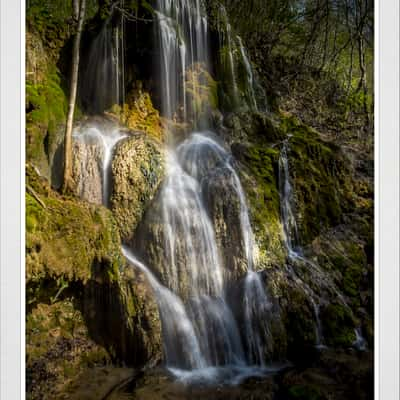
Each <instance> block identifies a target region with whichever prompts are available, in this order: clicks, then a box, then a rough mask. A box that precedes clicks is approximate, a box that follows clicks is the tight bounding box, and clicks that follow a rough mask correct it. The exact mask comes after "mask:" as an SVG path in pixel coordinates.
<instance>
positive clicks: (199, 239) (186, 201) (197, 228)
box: [162, 153, 223, 296]
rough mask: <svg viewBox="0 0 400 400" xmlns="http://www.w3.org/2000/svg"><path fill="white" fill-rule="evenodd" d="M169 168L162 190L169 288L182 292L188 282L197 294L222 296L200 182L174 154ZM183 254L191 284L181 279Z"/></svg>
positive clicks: (170, 155)
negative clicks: (181, 241) (182, 241)
mask: <svg viewBox="0 0 400 400" xmlns="http://www.w3.org/2000/svg"><path fill="white" fill-rule="evenodd" d="M178 154H179V153H178ZM167 167H168V171H169V174H168V177H167V178H166V181H165V184H164V185H163V189H162V199H163V204H162V207H163V229H164V231H165V238H166V242H165V249H166V252H167V259H168V261H169V264H168V268H169V273H168V283H169V285H168V286H169V287H170V288H171V290H174V291H175V292H176V293H181V292H182V290H183V288H181V287H180V284H183V283H184V284H185V285H188V286H189V287H190V289H191V294H193V295H197V296H198V295H200V294H204V295H214V296H221V295H222V291H223V286H222V270H221V265H220V260H219V254H218V249H217V246H216V241H215V235H214V230H213V227H212V224H211V221H210V219H209V217H208V214H207V211H206V208H205V206H204V203H203V200H202V198H201V186H200V183H199V182H198V181H197V180H196V177H194V176H191V175H189V174H188V173H186V172H185V171H184V170H183V168H182V166H181V165H180V163H179V160H178V159H177V156H176V154H174V153H170V154H169V155H168V163H167ZM180 237H184V238H185V242H184V243H183V244H182V243H180V242H179V238H180ZM182 247H183V248H182ZM180 253H183V254H184V255H186V257H185V260H186V263H187V264H188V266H189V268H188V270H187V276H188V282H186V281H185V282H182V280H181V279H180V271H179V266H178V262H179V256H180V255H181V254H180ZM181 289H182V290H181Z"/></svg>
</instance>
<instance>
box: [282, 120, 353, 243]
mask: <svg viewBox="0 0 400 400" xmlns="http://www.w3.org/2000/svg"><path fill="white" fill-rule="evenodd" d="M281 129H282V131H283V132H285V133H286V137H288V138H289V144H288V158H289V169H290V174H291V179H292V185H293V188H294V194H295V212H296V216H297V217H296V219H297V225H298V229H299V240H300V242H301V244H303V245H304V244H306V243H309V242H310V241H311V240H312V239H313V238H314V237H316V236H317V235H318V234H319V233H320V232H321V230H323V229H324V228H327V227H332V226H335V225H338V224H339V223H340V222H341V221H342V218H343V213H344V212H345V211H347V210H349V208H350V207H351V204H352V203H351V198H350V197H351V192H352V181H351V173H350V171H349V169H348V168H347V166H346V158H345V155H344V153H343V152H342V151H341V149H340V147H339V146H337V145H336V144H334V143H332V142H326V141H323V140H322V139H321V137H320V136H319V134H318V133H317V132H316V131H314V130H313V129H310V128H309V127H308V126H306V125H304V124H302V123H301V122H300V121H299V120H297V119H295V118H293V117H290V116H289V117H288V116H283V118H282V122H281Z"/></svg>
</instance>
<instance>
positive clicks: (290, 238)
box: [279, 139, 299, 257]
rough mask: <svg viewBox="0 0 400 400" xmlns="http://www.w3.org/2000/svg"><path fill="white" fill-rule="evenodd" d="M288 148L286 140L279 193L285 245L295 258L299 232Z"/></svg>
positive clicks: (281, 154)
mask: <svg viewBox="0 0 400 400" xmlns="http://www.w3.org/2000/svg"><path fill="white" fill-rule="evenodd" d="M288 147H289V141H288V139H286V140H285V141H284V142H283V146H282V149H281V153H280V157H279V192H280V198H281V214H282V223H283V234H284V240H285V245H286V248H287V250H288V254H289V257H295V256H298V255H299V252H298V249H295V246H296V245H297V244H298V232H297V223H296V218H295V217H294V213H293V208H292V201H293V188H292V185H291V183H290V175H289V161H288Z"/></svg>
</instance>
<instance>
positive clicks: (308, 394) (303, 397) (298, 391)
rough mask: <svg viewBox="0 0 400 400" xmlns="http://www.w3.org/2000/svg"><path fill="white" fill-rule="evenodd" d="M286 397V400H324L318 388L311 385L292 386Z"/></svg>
mask: <svg viewBox="0 0 400 400" xmlns="http://www.w3.org/2000/svg"><path fill="white" fill-rule="evenodd" d="M288 395H289V399H288V400H291V399H293V400H294V399H296V400H322V399H324V398H325V397H324V396H323V395H322V393H321V391H320V389H319V388H317V387H314V386H311V385H294V386H292V387H290V388H289V390H288Z"/></svg>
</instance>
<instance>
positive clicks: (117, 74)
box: [80, 8, 125, 113]
mask: <svg viewBox="0 0 400 400" xmlns="http://www.w3.org/2000/svg"><path fill="white" fill-rule="evenodd" d="M114 12H115V11H114V8H112V10H111V14H110V16H109V17H108V18H107V19H106V21H105V22H104V24H103V26H102V28H101V30H100V32H99V33H98V34H97V36H96V37H95V38H94V40H93V42H92V44H91V46H90V48H89V51H88V58H87V59H88V62H86V63H83V65H86V66H87V67H86V69H85V70H83V71H82V79H80V92H81V93H80V97H81V98H82V103H83V106H84V107H85V108H86V109H87V110H88V111H89V112H90V113H102V112H103V111H105V110H107V109H109V108H111V107H112V106H113V105H115V104H117V105H119V104H123V103H124V102H125V28H124V26H125V21H124V16H123V14H121V15H120V16H118V18H116V20H115V19H114V18H113V16H114Z"/></svg>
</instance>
